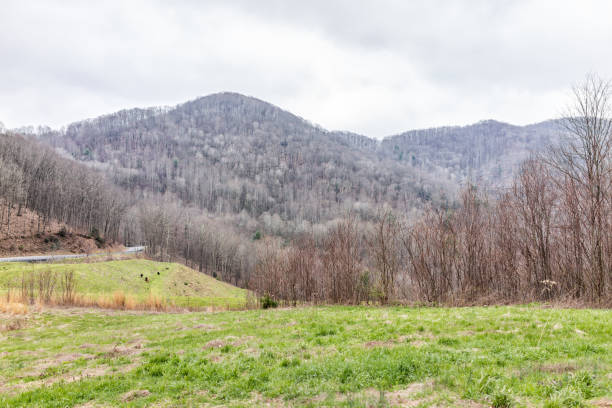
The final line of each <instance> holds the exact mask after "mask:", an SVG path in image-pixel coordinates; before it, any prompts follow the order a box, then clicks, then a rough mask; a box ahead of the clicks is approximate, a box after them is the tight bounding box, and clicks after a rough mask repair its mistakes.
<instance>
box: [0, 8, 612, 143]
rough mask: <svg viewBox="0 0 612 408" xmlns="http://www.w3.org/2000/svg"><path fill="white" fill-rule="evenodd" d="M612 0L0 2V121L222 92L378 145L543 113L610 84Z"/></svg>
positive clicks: (40, 119)
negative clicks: (377, 140) (590, 85)
mask: <svg viewBox="0 0 612 408" xmlns="http://www.w3.org/2000/svg"><path fill="white" fill-rule="evenodd" d="M611 46H612V2H610V1H603V0H602V1H578V0H576V1H571V2H570V1H554V0H551V1H520V0H516V1H510V0H499V1H493V0H490V1H484V0H483V1H481V0H465V1H431V0H428V1H425V0H423V1H400V0H398V1H384V0H376V1H375V0H372V1H358V0H346V1H341V0H310V1H303V0H301V1H297V0H296V1H289V0H286V1H281V0H277V1H274V0H257V1H252V0H243V1H223V0H212V1H197V0H192V1H187V0H185V1H177V2H169V1H159V2H158V1H153V0H147V1H145V0H142V1H141V0H130V1H127V0H125V1H106V0H105V1H53V0H45V1H24V0H14V1H13V0H3V1H2V5H1V7H0V121H2V122H3V123H4V124H5V125H6V126H7V127H10V128H12V127H18V126H24V125H41V124H46V125H50V126H52V127H59V126H61V125H65V124H68V123H70V122H73V121H77V120H81V119H85V118H88V117H94V116H98V115H101V114H105V113H110V112H113V111H117V110H120V109H125V108H132V107H145V106H154V105H174V104H177V103H180V102H184V101H187V100H190V99H194V98H196V97H198V96H204V95H207V94H210V93H214V92H220V91H233V92H240V93H243V94H246V95H250V96H255V97H257V98H260V99H263V100H265V101H268V102H271V103H274V104H275V105H278V106H280V107H281V108H284V109H287V110H289V111H291V112H293V113H295V114H297V115H299V116H302V117H304V118H306V119H308V120H310V121H312V122H315V123H318V124H320V125H322V126H323V127H325V128H327V129H332V130H335V129H342V130H350V131H354V132H358V133H362V134H366V135H368V136H373V137H382V136H385V135H389V134H394V133H399V132H402V131H405V130H409V129H414V128H422V127H430V126H442V125H454V124H467V123H473V122H476V121H478V120H482V119H497V120H501V121H506V122H511V123H514V124H527V123H532V122H537V121H541V120H545V119H549V118H552V117H555V116H556V115H557V113H558V112H559V111H560V109H561V108H562V107H563V106H564V105H565V104H566V102H567V99H566V98H567V94H568V90H569V88H570V87H571V85H572V84H573V83H576V82H579V81H580V80H582V79H583V78H584V76H585V75H586V74H587V73H588V72H593V73H597V74H599V75H600V76H602V77H604V78H610V77H611V76H612V52H610V50H611V49H612V48H611Z"/></svg>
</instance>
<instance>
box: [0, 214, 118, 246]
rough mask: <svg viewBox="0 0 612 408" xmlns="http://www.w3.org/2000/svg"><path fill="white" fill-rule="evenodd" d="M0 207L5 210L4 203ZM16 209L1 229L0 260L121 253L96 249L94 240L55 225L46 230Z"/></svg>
mask: <svg viewBox="0 0 612 408" xmlns="http://www.w3.org/2000/svg"><path fill="white" fill-rule="evenodd" d="M0 205H3V206H4V203H3V202H0ZM18 210H19V209H18V208H17V207H15V208H13V209H12V210H11V218H10V219H11V223H10V225H9V227H8V228H7V225H6V222H4V223H3V224H2V225H1V226H0V257H3V256H6V257H8V256H22V255H43V254H68V253H78V254H89V253H99V252H106V251H109V250H110V251H120V250H122V249H123V248H124V247H123V246H122V245H118V244H114V243H111V244H106V245H101V246H100V247H99V246H98V244H97V242H96V240H95V239H93V238H91V237H89V236H88V235H86V233H82V232H79V231H76V230H73V229H71V228H69V227H67V226H66V225H64V224H61V223H58V222H56V221H51V222H49V223H48V224H47V225H46V226H43V225H42V223H40V224H39V219H38V215H37V214H36V213H35V212H32V211H30V210H28V209H25V208H22V209H21V213H19V211H18Z"/></svg>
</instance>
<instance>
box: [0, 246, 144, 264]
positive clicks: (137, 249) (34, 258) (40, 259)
mask: <svg viewBox="0 0 612 408" xmlns="http://www.w3.org/2000/svg"><path fill="white" fill-rule="evenodd" d="M144 250H145V247H143V246H134V247H129V248H126V249H125V250H124V251H119V252H113V253H111V255H121V254H132V253H136V252H142V251H144ZM105 255H108V254H105V253H97V254H90V255H87V254H70V255H34V256H15V257H12V258H0V262H47V261H57V260H60V259H73V258H86V257H88V256H105Z"/></svg>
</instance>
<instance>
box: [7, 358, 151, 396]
mask: <svg viewBox="0 0 612 408" xmlns="http://www.w3.org/2000/svg"><path fill="white" fill-rule="evenodd" d="M138 365H140V361H139V360H136V361H134V362H132V363H131V364H128V365H125V366H122V367H119V368H113V367H110V366H108V365H100V366H96V367H88V368H85V369H83V370H81V371H80V372H79V373H65V374H62V375H58V376H53V377H48V378H44V379H40V380H35V381H29V382H24V383H17V384H10V385H0V394H1V393H6V394H17V393H21V392H24V391H28V390H31V389H34V388H40V387H42V386H49V385H53V384H55V383H57V382H60V381H64V382H67V383H70V382H75V381H80V380H83V379H85V378H93V377H101V376H104V375H110V374H119V373H127V372H128V371H131V370H133V369H134V368H136V367H138Z"/></svg>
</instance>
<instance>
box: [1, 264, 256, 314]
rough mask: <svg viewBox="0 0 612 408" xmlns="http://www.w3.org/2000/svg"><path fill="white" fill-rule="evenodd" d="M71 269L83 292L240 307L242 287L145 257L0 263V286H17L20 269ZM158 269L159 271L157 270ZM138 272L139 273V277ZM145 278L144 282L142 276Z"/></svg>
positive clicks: (79, 289) (189, 304) (191, 304)
mask: <svg viewBox="0 0 612 408" xmlns="http://www.w3.org/2000/svg"><path fill="white" fill-rule="evenodd" d="M39 270H52V271H56V272H62V271H66V270H72V271H74V273H75V276H76V282H77V292H78V293H79V294H81V295H84V296H98V295H112V294H113V293H115V292H117V291H122V292H124V293H125V294H128V295H132V296H134V297H135V298H136V300H143V299H145V298H146V297H147V296H149V294H154V295H156V296H159V297H161V298H163V299H165V300H166V301H167V302H168V303H171V304H175V305H177V306H190V307H206V306H218V307H228V308H241V307H244V304H245V299H246V291H245V290H243V289H239V288H237V287H235V286H232V285H228V284H226V283H224V282H221V281H219V280H217V279H214V278H212V277H210V276H208V275H205V274H202V273H199V272H197V271H194V270H192V269H190V268H187V267H185V266H183V265H180V264H177V263H163V262H154V261H149V260H145V259H128V260H122V261H108V262H93V263H83V262H81V261H78V260H77V261H76V262H75V261H73V262H68V263H36V264H27V263H5V264H0V290H5V291H6V288H7V287H13V288H15V289H19V288H20V286H21V277H22V274H23V273H26V274H27V273H32V272H34V271H39ZM158 272H159V275H158V274H157V273H158ZM140 274H142V275H143V276H142V277H141V276H140ZM145 277H146V278H147V279H148V282H147V281H145V279H144V278H145Z"/></svg>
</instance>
